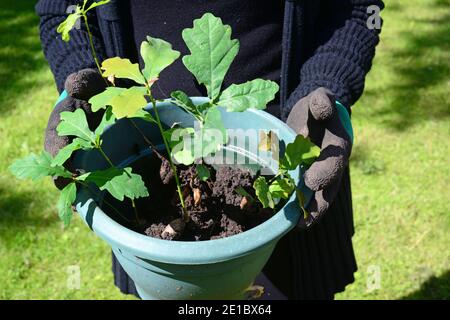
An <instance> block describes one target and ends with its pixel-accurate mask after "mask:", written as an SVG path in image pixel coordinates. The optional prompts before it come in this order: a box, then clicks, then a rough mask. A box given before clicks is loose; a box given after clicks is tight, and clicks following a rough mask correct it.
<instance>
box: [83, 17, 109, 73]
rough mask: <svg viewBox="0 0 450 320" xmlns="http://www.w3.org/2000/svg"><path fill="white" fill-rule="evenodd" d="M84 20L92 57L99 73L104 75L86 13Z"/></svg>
mask: <svg viewBox="0 0 450 320" xmlns="http://www.w3.org/2000/svg"><path fill="white" fill-rule="evenodd" d="M83 19H84V24H85V26H86V30H87V33H88V37H89V43H90V45H91V50H92V57H93V58H94V61H95V65H96V66H97V69H98V72H99V73H100V74H102V68H100V63H99V60H98V57H97V53H96V52H95V48H94V41H93V40H92V33H91V29H90V28H89V23H88V19H87V15H86V13H83ZM105 81H106V80H105Z"/></svg>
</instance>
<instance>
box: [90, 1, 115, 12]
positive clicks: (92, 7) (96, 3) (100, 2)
mask: <svg viewBox="0 0 450 320" xmlns="http://www.w3.org/2000/svg"><path fill="white" fill-rule="evenodd" d="M109 1H111V0H103V1H98V2H94V3H92V4H91V5H90V6H89V8H87V9H86V10H85V12H88V11H89V10H91V9H94V8H95V7H98V6H102V5H104V4H107V3H108V2H109Z"/></svg>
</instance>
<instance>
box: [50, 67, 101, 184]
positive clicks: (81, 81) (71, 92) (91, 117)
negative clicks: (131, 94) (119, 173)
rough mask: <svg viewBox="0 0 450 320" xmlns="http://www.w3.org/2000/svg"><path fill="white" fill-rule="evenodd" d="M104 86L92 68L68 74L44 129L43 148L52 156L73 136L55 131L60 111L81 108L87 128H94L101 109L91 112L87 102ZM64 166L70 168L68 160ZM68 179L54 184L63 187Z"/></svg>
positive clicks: (99, 119) (59, 179)
mask: <svg viewBox="0 0 450 320" xmlns="http://www.w3.org/2000/svg"><path fill="white" fill-rule="evenodd" d="M105 88H106V82H105V80H104V79H103V78H102V76H101V75H100V74H99V73H98V72H97V71H96V70H94V69H83V70H81V71H78V72H75V73H72V74H71V75H69V76H68V77H67V79H66V82H65V92H63V93H62V96H66V97H65V98H64V99H63V100H62V101H60V102H59V103H57V104H56V106H55V108H54V109H53V111H52V113H51V114H50V118H49V120H48V124H47V129H46V130H45V145H44V147H45V150H46V151H47V152H49V153H50V154H51V155H52V157H54V156H56V154H57V153H58V152H59V150H60V149H62V148H64V147H65V146H67V145H68V144H69V143H71V142H72V139H73V137H70V136H59V135H58V132H57V131H56V127H57V126H58V124H59V122H60V121H61V119H60V113H61V112H64V111H69V112H73V111H75V110H76V109H79V108H81V109H83V110H84V112H85V113H86V117H87V120H88V124H89V128H90V129H91V130H94V129H95V128H96V127H97V126H98V125H99V124H100V121H101V118H102V116H103V110H100V111H98V112H92V110H91V106H90V105H89V103H88V102H87V101H88V100H89V99H90V98H91V97H93V96H94V95H96V94H99V93H101V92H103V91H104V90H105ZM64 166H65V167H66V168H67V169H68V170H72V168H71V164H70V160H68V161H67V162H66V163H65V164H64ZM68 182H69V180H67V179H64V178H58V179H56V180H55V185H56V187H58V188H59V189H62V188H64V186H65V185H67V183H68Z"/></svg>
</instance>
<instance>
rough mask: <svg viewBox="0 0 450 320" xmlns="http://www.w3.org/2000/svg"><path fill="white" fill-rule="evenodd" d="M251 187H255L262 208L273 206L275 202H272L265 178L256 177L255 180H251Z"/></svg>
mask: <svg viewBox="0 0 450 320" xmlns="http://www.w3.org/2000/svg"><path fill="white" fill-rule="evenodd" d="M253 189H255V192H256V196H257V197H258V199H259V201H260V202H261V204H262V205H263V207H264V208H267V207H269V208H275V203H274V202H273V199H272V195H271V193H270V191H269V185H268V184H267V181H266V178H264V177H258V178H257V179H256V180H255V182H253Z"/></svg>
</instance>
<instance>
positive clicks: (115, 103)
mask: <svg viewBox="0 0 450 320" xmlns="http://www.w3.org/2000/svg"><path fill="white" fill-rule="evenodd" d="M146 92H147V90H146V88H144V87H131V88H128V89H123V90H122V92H121V93H119V94H118V95H116V96H114V97H112V98H111V100H110V101H109V105H111V107H112V112H113V114H114V115H115V116H116V118H117V119H121V118H124V117H134V116H135V115H136V113H137V112H138V111H139V110H141V109H142V108H144V107H145V106H146V105H147V100H146V99H145V94H146Z"/></svg>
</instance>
